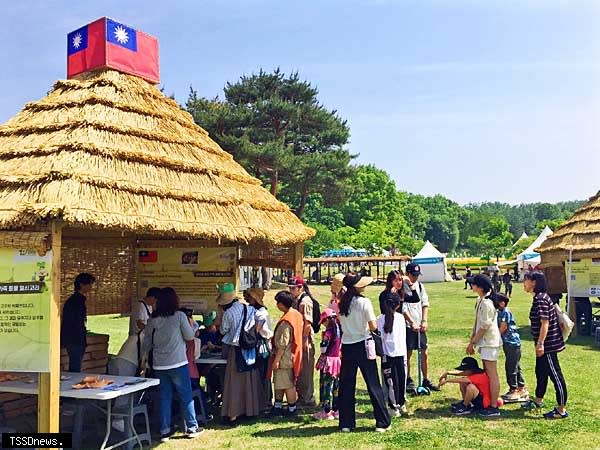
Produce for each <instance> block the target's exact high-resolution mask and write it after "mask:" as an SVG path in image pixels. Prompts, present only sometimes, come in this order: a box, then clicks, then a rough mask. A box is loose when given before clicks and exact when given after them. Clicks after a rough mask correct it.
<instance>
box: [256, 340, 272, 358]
mask: <svg viewBox="0 0 600 450" xmlns="http://www.w3.org/2000/svg"><path fill="white" fill-rule="evenodd" d="M256 353H257V356H260V357H261V358H262V359H269V356H271V342H270V341H269V340H268V339H265V338H264V337H262V336H259V337H258V346H257V347H256Z"/></svg>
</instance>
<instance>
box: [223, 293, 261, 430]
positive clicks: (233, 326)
mask: <svg viewBox="0 0 600 450" xmlns="http://www.w3.org/2000/svg"><path fill="white" fill-rule="evenodd" d="M219 291H220V294H219V297H218V298H217V305H219V307H221V308H222V309H223V318H222V320H221V327H220V332H221V334H222V335H223V339H222V342H223V352H224V353H225V354H226V357H227V366H226V367H225V383H224V387H223V405H222V407H221V416H222V417H223V419H224V420H225V421H226V422H228V423H229V424H235V422H236V420H237V418H238V417H239V416H246V417H253V416H258V415H259V413H260V404H259V402H260V400H259V398H260V391H261V383H260V378H259V373H258V371H257V370H256V369H255V368H253V369H251V370H249V371H246V372H239V371H238V362H237V353H238V352H239V338H240V332H241V329H242V322H243V317H244V309H245V310H246V322H245V325H244V329H246V330H249V329H251V328H252V327H254V326H255V318H254V312H255V311H254V308H252V307H249V306H248V305H246V304H244V303H240V301H239V300H238V299H237V298H236V296H235V287H234V286H233V284H232V283H226V284H224V285H222V286H221V287H220V288H219Z"/></svg>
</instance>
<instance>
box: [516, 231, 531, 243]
mask: <svg viewBox="0 0 600 450" xmlns="http://www.w3.org/2000/svg"><path fill="white" fill-rule="evenodd" d="M528 237H529V236H527V233H525V232H524V231H523V234H522V235H521V237H520V238H519V239H517V242H519V241H520V240H521V239H527V238H528Z"/></svg>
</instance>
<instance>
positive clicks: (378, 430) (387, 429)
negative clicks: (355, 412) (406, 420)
mask: <svg viewBox="0 0 600 450" xmlns="http://www.w3.org/2000/svg"><path fill="white" fill-rule="evenodd" d="M391 428H392V426H391V425H389V426H388V427H387V428H381V427H377V428H375V432H376V433H385V432H386V431H389V430H391Z"/></svg>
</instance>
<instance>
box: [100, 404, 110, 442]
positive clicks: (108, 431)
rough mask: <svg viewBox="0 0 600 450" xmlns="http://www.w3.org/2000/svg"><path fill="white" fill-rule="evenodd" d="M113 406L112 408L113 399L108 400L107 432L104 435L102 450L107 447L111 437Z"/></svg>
mask: <svg viewBox="0 0 600 450" xmlns="http://www.w3.org/2000/svg"><path fill="white" fill-rule="evenodd" d="M111 408H112V400H108V401H107V402H106V434H105V435H104V441H102V445H101V446H100V450H104V449H105V448H106V444H107V443H108V438H109V437H110V427H111Z"/></svg>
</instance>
